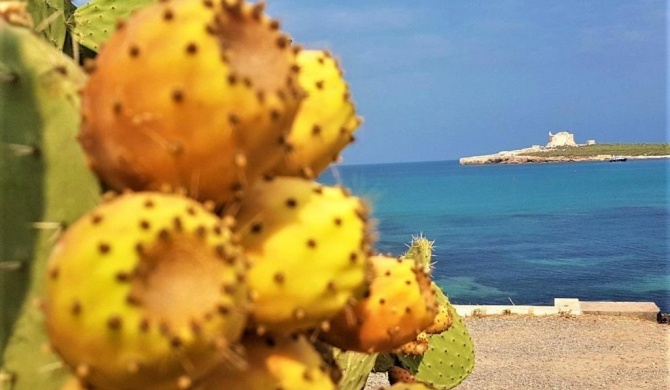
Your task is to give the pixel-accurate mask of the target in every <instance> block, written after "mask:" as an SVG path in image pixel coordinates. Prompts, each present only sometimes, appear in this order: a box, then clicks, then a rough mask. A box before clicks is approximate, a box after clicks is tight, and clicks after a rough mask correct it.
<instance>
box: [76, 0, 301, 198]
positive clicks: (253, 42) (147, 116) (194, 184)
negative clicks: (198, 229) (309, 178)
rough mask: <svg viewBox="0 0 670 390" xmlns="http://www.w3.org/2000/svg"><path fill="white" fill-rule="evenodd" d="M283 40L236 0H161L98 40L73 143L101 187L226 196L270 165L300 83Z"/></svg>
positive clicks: (254, 9)
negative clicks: (102, 40) (76, 141)
mask: <svg viewBox="0 0 670 390" xmlns="http://www.w3.org/2000/svg"><path fill="white" fill-rule="evenodd" d="M297 51H298V50H297V49H296V48H294V47H292V45H291V40H290V39H289V38H288V37H287V36H286V35H284V34H283V33H282V32H281V31H280V30H279V24H278V23H277V22H276V21H275V20H272V19H270V18H268V17H267V16H265V14H264V11H263V4H262V3H258V4H254V5H251V4H248V3H246V2H244V1H241V0H240V1H237V0H223V1H210V0H204V1H192V0H174V1H169V2H167V1H163V2H160V3H157V4H153V5H150V6H147V7H146V8H143V9H141V10H140V11H138V12H137V13H136V14H134V16H132V17H131V18H130V19H129V20H128V21H127V22H126V23H124V24H123V25H121V26H120V28H119V29H118V30H117V31H116V32H115V33H114V34H113V35H112V37H111V38H110V39H109V41H108V42H107V43H106V44H105V45H104V47H103V48H102V50H101V51H100V54H99V56H98V58H97V60H96V63H95V65H94V66H91V67H90V68H91V76H90V78H89V80H88V83H87V85H86V87H85V89H84V90H83V94H82V116H83V125H82V128H81V132H80V136H79V141H80V143H81V144H82V146H83V148H84V150H85V151H86V154H87V157H88V163H89V165H90V167H91V168H92V169H93V170H94V171H95V172H96V173H97V174H98V175H99V176H100V177H101V179H102V180H103V181H104V182H105V183H106V184H107V185H108V186H109V187H111V188H112V189H116V190H122V189H125V188H131V189H134V190H147V189H148V190H155V189H160V188H162V187H163V186H165V185H169V186H171V187H172V188H183V189H185V190H186V191H187V193H188V195H189V196H191V197H194V198H196V199H199V200H212V201H215V202H217V203H220V202H226V201H228V200H231V199H232V198H233V197H235V196H239V195H240V193H241V192H242V191H243V190H244V189H245V188H247V186H248V185H249V184H250V183H252V182H253V181H254V180H255V179H256V178H257V177H260V175H262V174H264V173H265V172H266V171H267V170H268V169H270V168H271V167H272V166H274V165H275V163H276V162H277V160H278V159H279V158H280V157H281V156H282V155H283V154H284V153H285V152H286V151H287V149H288V145H287V144H286V137H287V134H288V132H289V130H290V127H291V123H292V122H293V118H294V116H295V112H296V110H297V108H298V105H299V102H300V99H302V95H303V93H302V91H301V90H300V89H299V87H298V82H297V80H296V78H297V73H298V71H299V68H298V66H297V65H296V60H295V56H296V52H297Z"/></svg>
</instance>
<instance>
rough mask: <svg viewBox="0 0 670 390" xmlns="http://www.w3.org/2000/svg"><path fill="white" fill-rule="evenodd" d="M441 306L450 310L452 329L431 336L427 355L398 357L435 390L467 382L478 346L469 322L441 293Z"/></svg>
mask: <svg viewBox="0 0 670 390" xmlns="http://www.w3.org/2000/svg"><path fill="white" fill-rule="evenodd" d="M438 299H439V300H440V301H441V302H440V304H441V305H442V306H444V307H446V308H447V309H448V310H449V312H450V317H451V318H452V319H453V320H452V324H451V326H450V327H449V329H447V330H445V331H443V332H442V333H436V334H428V335H427V338H428V349H427V350H426V351H425V353H424V354H423V355H420V356H416V355H403V354H398V355H396V356H397V358H398V359H399V360H400V362H401V363H402V365H403V366H404V367H405V368H406V369H408V370H409V371H410V372H411V373H412V375H413V376H414V378H416V380H418V381H421V382H423V383H426V384H428V385H429V386H431V387H433V388H435V389H440V390H442V389H451V388H454V387H456V386H457V385H458V384H459V383H461V382H463V380H465V378H467V376H468V375H470V373H471V372H472V369H473V368H474V364H475V355H474V347H473V344H472V339H471V338H470V334H469V333H468V330H467V328H466V327H465V323H464V322H463V320H462V319H461V318H460V317H459V315H458V314H457V313H456V310H455V309H454V307H453V306H451V304H450V303H449V300H448V299H447V298H446V296H444V295H443V294H438Z"/></svg>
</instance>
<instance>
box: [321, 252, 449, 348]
mask: <svg viewBox="0 0 670 390" xmlns="http://www.w3.org/2000/svg"><path fill="white" fill-rule="evenodd" d="M371 264H372V268H373V270H374V271H373V274H374V276H373V279H372V282H371V285H370V293H369V296H367V297H366V298H365V299H363V300H361V301H360V302H358V303H357V304H356V305H355V306H354V307H353V310H352V311H349V310H345V311H342V312H341V313H340V314H338V316H337V317H335V318H334V319H333V320H332V321H331V328H330V329H329V330H328V331H326V332H324V333H323V335H322V338H323V339H324V340H326V341H327V342H329V343H331V344H333V345H334V346H336V347H338V348H342V349H345V350H354V351H360V352H367V353H371V352H390V351H391V350H393V349H394V348H397V347H399V346H401V345H402V344H405V343H407V342H409V341H411V340H413V339H414V338H415V337H416V335H417V334H418V333H419V332H421V331H422V330H423V329H425V328H426V327H428V326H430V324H431V323H432V322H433V319H434V318H435V314H436V313H437V310H438V307H437V302H436V301H435V297H434V293H433V291H432V290H431V287H430V283H431V282H430V276H429V275H427V274H425V273H424V272H423V271H422V270H418V269H416V268H415V264H414V262H413V261H402V260H398V259H394V258H390V257H385V256H375V257H372V258H371Z"/></svg>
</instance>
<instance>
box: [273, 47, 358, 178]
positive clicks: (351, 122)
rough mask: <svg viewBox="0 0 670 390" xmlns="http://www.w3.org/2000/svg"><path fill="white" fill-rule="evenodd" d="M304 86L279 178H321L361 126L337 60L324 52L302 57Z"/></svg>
mask: <svg viewBox="0 0 670 390" xmlns="http://www.w3.org/2000/svg"><path fill="white" fill-rule="evenodd" d="M298 65H299V66H300V76H299V78H298V81H299V83H300V86H301V87H302V88H303V89H304V90H305V91H306V92H307V97H306V98H305V99H304V100H303V101H302V103H301V105H300V109H299V110H298V115H297V116H296V118H295V122H294V123H293V127H292V130H291V134H290V136H289V142H290V144H291V147H292V148H291V152H290V153H289V154H288V156H287V158H285V159H283V160H281V161H280V165H279V166H278V167H277V168H276V169H275V170H276V173H277V174H279V175H286V176H301V175H302V176H306V177H308V178H311V177H315V176H317V175H318V174H319V173H320V172H322V171H323V170H324V169H325V168H326V167H327V166H328V165H329V164H330V163H332V162H334V161H337V160H338V156H339V153H340V151H341V150H342V149H344V147H345V146H347V145H348V144H349V143H350V142H352V141H353V140H354V136H353V133H354V131H355V130H356V128H357V127H358V126H359V125H360V123H361V119H360V118H358V117H356V112H355V107H354V104H353V103H352V102H351V98H350V94H349V88H348V86H347V84H346V82H345V81H344V80H343V79H342V70H340V68H339V66H338V64H337V62H336V60H335V59H334V58H333V57H332V56H331V55H330V54H329V53H328V52H324V51H316V50H303V51H301V52H300V53H298Z"/></svg>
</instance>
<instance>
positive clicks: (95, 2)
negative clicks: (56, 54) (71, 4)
mask: <svg viewBox="0 0 670 390" xmlns="http://www.w3.org/2000/svg"><path fill="white" fill-rule="evenodd" d="M157 1H158V0H91V1H89V2H88V3H86V4H85V5H83V6H81V7H79V8H77V9H76V10H75V11H74V13H73V14H72V21H71V22H70V25H71V29H72V36H73V38H74V39H75V40H76V41H77V42H79V43H80V44H82V45H84V46H86V47H88V48H89V49H91V50H94V51H98V50H99V49H100V47H101V46H102V44H103V43H104V42H106V41H107V40H108V39H109V37H110V36H111V35H112V33H113V32H114V30H115V29H116V26H117V24H118V23H120V21H121V22H122V21H123V20H125V19H127V18H128V17H129V16H130V14H131V13H132V12H133V11H136V10H138V9H140V8H142V7H144V6H146V5H149V4H152V3H156V2H157Z"/></svg>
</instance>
